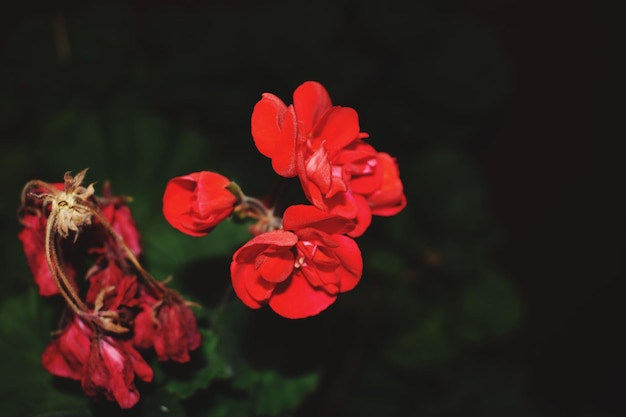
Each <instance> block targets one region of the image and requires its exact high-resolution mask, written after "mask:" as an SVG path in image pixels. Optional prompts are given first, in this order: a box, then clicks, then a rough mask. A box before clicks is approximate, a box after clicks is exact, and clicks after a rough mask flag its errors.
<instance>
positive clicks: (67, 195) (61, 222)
mask: <svg viewBox="0 0 626 417" xmlns="http://www.w3.org/2000/svg"><path fill="white" fill-rule="evenodd" d="M86 172H87V169H86V168H85V169H83V170H82V171H80V172H79V173H78V174H76V175H75V176H74V177H72V176H71V175H70V173H69V172H66V173H65V176H64V180H65V190H64V191H55V192H51V193H45V194H39V195H36V197H37V198H41V199H43V200H44V206H46V205H48V204H50V205H51V213H55V214H56V215H54V216H52V218H54V224H53V225H52V227H54V229H55V230H56V232H57V234H58V235H59V236H61V237H63V238H64V239H67V237H68V236H69V234H70V231H72V232H74V233H75V235H74V241H76V239H78V231H79V228H80V227H81V226H85V225H90V224H91V217H92V215H93V209H92V208H91V207H90V206H89V203H88V200H89V198H90V197H91V196H92V195H93V193H94V187H93V183H92V184H89V185H88V186H87V187H83V186H82V185H81V183H82V182H83V178H85V174H86Z"/></svg>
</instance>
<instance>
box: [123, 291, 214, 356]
mask: <svg viewBox="0 0 626 417" xmlns="http://www.w3.org/2000/svg"><path fill="white" fill-rule="evenodd" d="M141 298H142V303H141V307H142V308H143V310H142V311H141V312H140V313H139V314H137V317H136V318H135V335H134V339H133V342H134V343H135V345H136V346H138V347H140V348H142V349H147V348H150V347H154V350H155V352H156V354H157V358H158V360H160V361H166V360H173V361H175V362H188V361H189V359H190V357H189V352H190V351H192V350H195V349H197V348H198V347H199V346H200V344H201V342H202V337H201V336H200V332H198V326H197V322H196V317H195V316H194V314H193V312H192V311H191V309H190V308H189V306H188V305H187V303H186V302H185V300H183V299H182V297H181V296H180V295H179V294H178V293H176V292H174V291H172V290H168V289H165V292H164V293H163V295H162V299H161V300H158V299H156V298H155V297H153V296H151V295H150V294H148V293H147V292H145V291H141Z"/></svg>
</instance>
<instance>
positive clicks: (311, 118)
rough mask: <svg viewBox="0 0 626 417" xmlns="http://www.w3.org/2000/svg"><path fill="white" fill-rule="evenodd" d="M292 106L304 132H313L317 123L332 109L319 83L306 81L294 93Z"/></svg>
mask: <svg viewBox="0 0 626 417" xmlns="http://www.w3.org/2000/svg"><path fill="white" fill-rule="evenodd" d="M293 106H294V108H295V111H296V116H297V118H298V121H299V122H300V123H301V126H302V127H303V128H304V131H305V132H313V128H314V127H315V125H316V124H317V122H318V121H319V120H320V119H321V118H322V116H324V114H325V113H326V112H327V111H328V110H329V109H330V108H331V107H332V102H331V100H330V96H329V95H328V92H327V91H326V89H325V88H324V87H323V86H322V85H321V84H320V83H318V82H316V81H307V82H305V83H303V84H301V85H300V86H299V87H298V88H296V90H295V91H294V93H293Z"/></svg>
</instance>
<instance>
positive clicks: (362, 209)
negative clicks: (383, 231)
mask: <svg viewBox="0 0 626 417" xmlns="http://www.w3.org/2000/svg"><path fill="white" fill-rule="evenodd" d="M354 201H355V202H356V204H357V207H358V210H357V215H356V219H355V220H356V227H355V228H354V230H351V231H350V232H348V236H350V237H359V236H361V235H362V234H363V233H365V231H366V230H367V228H368V227H370V224H372V210H371V208H370V206H369V203H368V202H367V200H365V197H363V196H362V195H355V196H354Z"/></svg>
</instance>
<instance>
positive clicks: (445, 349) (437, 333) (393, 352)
mask: <svg viewBox="0 0 626 417" xmlns="http://www.w3.org/2000/svg"><path fill="white" fill-rule="evenodd" d="M445 318H446V316H445V311H444V310H443V309H436V310H434V311H432V312H430V314H429V315H428V316H426V317H424V319H423V320H421V321H419V322H418V323H417V324H416V325H414V326H412V327H409V328H407V329H405V330H404V331H402V332H399V333H398V335H397V336H396V337H395V338H394V339H393V340H391V341H390V342H389V344H388V347H387V349H386V351H385V353H384V357H385V359H386V361H387V362H388V363H390V364H391V365H393V366H395V367H398V368H400V369H414V370H415V369H423V368H427V367H432V366H434V365H438V364H440V363H442V362H445V361H446V360H448V359H449V358H450V357H452V356H453V355H454V353H455V348H454V346H453V345H452V344H451V343H450V341H449V340H448V337H447V335H446V333H445V330H446V329H445Z"/></svg>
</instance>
